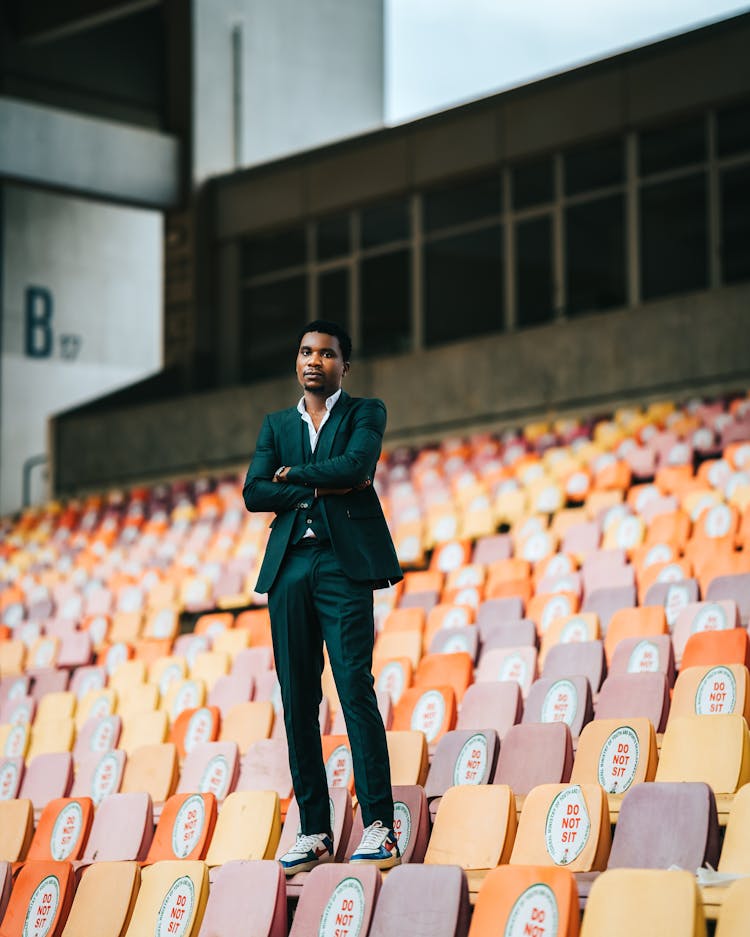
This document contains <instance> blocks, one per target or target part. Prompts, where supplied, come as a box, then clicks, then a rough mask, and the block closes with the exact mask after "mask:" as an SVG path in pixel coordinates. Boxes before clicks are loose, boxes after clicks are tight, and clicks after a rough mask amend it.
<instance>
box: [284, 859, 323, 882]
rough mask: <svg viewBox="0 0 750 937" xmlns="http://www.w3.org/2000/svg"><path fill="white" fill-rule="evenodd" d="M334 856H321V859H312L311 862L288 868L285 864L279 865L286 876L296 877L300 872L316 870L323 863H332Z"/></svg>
mask: <svg viewBox="0 0 750 937" xmlns="http://www.w3.org/2000/svg"><path fill="white" fill-rule="evenodd" d="M332 858H333V857H332V856H321V857H320V859H310V861H309V862H300V863H299V865H292V866H286V865H284V864H283V863H279V864H280V865H281V868H282V869H283V870H284V875H286V876H287V877H289V876H291V875H296V874H297V873H298V872H309V871H310V869H314V868H315V866H316V865H320V863H321V862H330V861H331V859H332Z"/></svg>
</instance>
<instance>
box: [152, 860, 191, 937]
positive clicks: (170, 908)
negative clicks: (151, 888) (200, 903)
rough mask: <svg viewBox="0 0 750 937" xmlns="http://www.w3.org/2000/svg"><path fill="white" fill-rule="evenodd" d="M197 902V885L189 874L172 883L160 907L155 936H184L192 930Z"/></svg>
mask: <svg viewBox="0 0 750 937" xmlns="http://www.w3.org/2000/svg"><path fill="white" fill-rule="evenodd" d="M194 904H195V885H193V880H192V879H191V878H190V876H189V875H183V876H182V877H181V878H178V879H177V880H176V881H175V882H173V883H172V886H171V888H170V889H169V891H168V892H167V894H166V896H165V898H164V901H162V903H161V908H159V914H158V916H157V919H156V931H155V932H154V937H184V935H185V934H187V933H188V932H189V930H190V923H191V921H192V919H193V906H194Z"/></svg>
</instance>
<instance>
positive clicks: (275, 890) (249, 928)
mask: <svg viewBox="0 0 750 937" xmlns="http://www.w3.org/2000/svg"><path fill="white" fill-rule="evenodd" d="M240 922H241V928H242V931H243V932H244V933H246V934H257V935H258V937H286V933H287V907H286V881H285V877H284V870H283V869H282V868H281V866H280V865H279V863H278V862H273V861H271V860H269V859H254V860H249V861H246V860H237V861H234V862H227V863H225V864H224V865H223V866H221V868H218V869H215V870H214V872H213V874H212V877H211V889H210V893H209V896H208V904H207V905H206V912H205V914H204V915H203V923H202V924H201V929H200V931H199V932H198V937H234V935H235V934H237V929H238V926H239V925H240Z"/></svg>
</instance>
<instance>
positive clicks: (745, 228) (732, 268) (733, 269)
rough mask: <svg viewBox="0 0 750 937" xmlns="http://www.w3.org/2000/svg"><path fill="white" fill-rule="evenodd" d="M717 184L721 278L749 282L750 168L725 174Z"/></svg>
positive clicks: (729, 280) (733, 170) (737, 169)
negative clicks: (719, 197)
mask: <svg viewBox="0 0 750 937" xmlns="http://www.w3.org/2000/svg"><path fill="white" fill-rule="evenodd" d="M720 184H721V263H722V276H723V278H724V282H725V283H734V282H736V281H737V280H750V166H738V167H737V168H736V169H727V170H725V171H724V172H722V174H721V183H720Z"/></svg>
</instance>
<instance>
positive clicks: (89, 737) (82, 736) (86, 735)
mask: <svg viewBox="0 0 750 937" xmlns="http://www.w3.org/2000/svg"><path fill="white" fill-rule="evenodd" d="M121 733H122V719H121V718H120V716H116V715H112V716H98V717H97V716H94V717H93V718H91V719H87V720H86V722H84V724H83V726H82V727H81V728H80V729H79V731H78V735H77V736H76V742H75V745H74V746H73V758H74V760H75V761H76V763H78V762H80V761H82V760H83V759H84V758H86V757H87V756H89V755H92V754H103V753H104V752H109V751H112V749H113V748H117V746H118V743H119V741H120V734H121Z"/></svg>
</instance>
